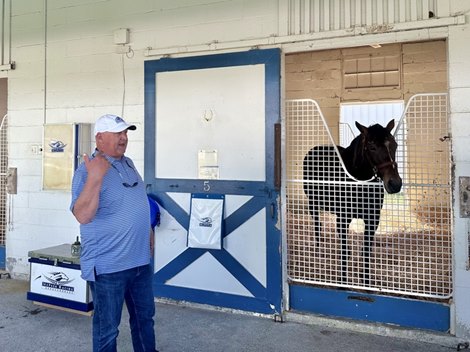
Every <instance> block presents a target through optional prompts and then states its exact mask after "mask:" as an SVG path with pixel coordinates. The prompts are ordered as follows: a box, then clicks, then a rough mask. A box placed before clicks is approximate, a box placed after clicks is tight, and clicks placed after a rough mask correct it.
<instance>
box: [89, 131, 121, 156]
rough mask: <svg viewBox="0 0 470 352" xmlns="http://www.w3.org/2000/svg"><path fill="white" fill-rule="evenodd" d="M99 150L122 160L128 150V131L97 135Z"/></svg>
mask: <svg viewBox="0 0 470 352" xmlns="http://www.w3.org/2000/svg"><path fill="white" fill-rule="evenodd" d="M96 147H97V148H98V150H99V151H100V152H102V153H104V154H106V155H109V156H111V157H113V158H115V159H119V158H121V157H122V156H123V155H124V153H125V152H126V148H127V130H124V131H122V132H101V133H98V134H97V135H96Z"/></svg>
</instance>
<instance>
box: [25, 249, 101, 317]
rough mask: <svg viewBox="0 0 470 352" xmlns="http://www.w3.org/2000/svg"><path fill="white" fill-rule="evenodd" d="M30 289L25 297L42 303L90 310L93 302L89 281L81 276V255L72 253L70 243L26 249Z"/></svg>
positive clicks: (88, 311)
mask: <svg viewBox="0 0 470 352" xmlns="http://www.w3.org/2000/svg"><path fill="white" fill-rule="evenodd" d="M28 256H29V262H30V263H31V265H30V270H31V272H30V291H29V292H28V293H27V299H29V300H32V301H35V302H38V303H43V304H45V305H50V306H55V307H63V308H66V309H70V310H73V311H76V312H85V313H91V311H92V310H93V302H92V299H91V292H90V288H89V285H88V283H87V282H86V281H85V280H83V279H82V278H81V277H80V274H81V272H80V258H79V257H73V256H72V255H71V245H70V244H62V245H59V246H54V247H49V248H43V249H38V250H33V251H30V252H28Z"/></svg>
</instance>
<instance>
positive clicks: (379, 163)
mask: <svg viewBox="0 0 470 352" xmlns="http://www.w3.org/2000/svg"><path fill="white" fill-rule="evenodd" d="M394 126H395V122H394V120H391V121H390V122H389V123H388V124H387V126H386V127H383V126H381V125H379V124H375V125H373V126H370V127H365V126H362V125H361V124H360V123H358V122H356V127H357V128H358V129H359V131H360V132H361V134H360V135H359V136H357V137H356V138H354V140H353V141H352V142H351V144H350V145H349V146H348V147H347V148H342V147H337V149H338V151H339V154H340V157H341V160H342V161H343V163H344V166H345V167H346V171H347V172H345V170H344V168H343V166H342V164H341V161H340V159H339V157H338V153H337V152H336V150H335V147H334V146H316V147H314V148H312V149H311V150H310V151H309V152H308V153H307V155H306V156H305V158H304V162H303V173H304V174H303V179H304V192H305V195H306V196H307V198H308V209H309V212H310V214H311V215H312V216H313V220H314V223H315V237H316V239H317V243H318V241H319V238H320V233H321V232H320V231H321V224H320V219H319V211H320V210H324V211H327V212H331V213H334V214H336V215H337V217H336V229H337V233H338V235H339V237H340V239H341V270H342V273H341V278H342V281H343V282H347V262H348V258H349V256H350V249H349V248H348V242H347V234H348V227H349V224H350V222H351V220H352V219H353V218H359V219H362V220H363V221H364V224H365V231H364V244H363V249H362V255H363V259H364V268H363V282H364V284H366V285H368V284H369V265H370V264H369V262H370V253H371V246H372V244H373V240H374V235H375V231H376V230H377V227H378V226H379V220H380V211H381V209H382V205H383V200H384V190H383V189H384V188H385V190H386V191H387V192H388V193H397V192H400V190H401V186H402V180H401V177H400V175H399V173H398V168H397V163H396V161H395V153H396V150H397V143H396V141H395V139H394V138H393V136H392V135H391V133H390V132H391V131H392V129H393V127H394ZM348 174H349V175H348ZM350 176H352V177H353V178H351V177H350ZM357 180H359V181H368V182H357ZM380 181H382V182H383V185H382V182H380Z"/></svg>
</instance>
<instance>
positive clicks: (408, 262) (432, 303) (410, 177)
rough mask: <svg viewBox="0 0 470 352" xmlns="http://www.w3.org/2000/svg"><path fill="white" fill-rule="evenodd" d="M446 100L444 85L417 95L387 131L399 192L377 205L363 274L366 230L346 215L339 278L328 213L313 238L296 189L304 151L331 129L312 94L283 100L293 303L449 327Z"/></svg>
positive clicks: (327, 139) (326, 141)
mask: <svg viewBox="0 0 470 352" xmlns="http://www.w3.org/2000/svg"><path fill="white" fill-rule="evenodd" d="M447 105H448V103H447V94H445V93H436V94H418V95H415V96H413V97H412V98H410V100H409V101H408V103H407V106H406V108H405V113H404V114H403V115H402V116H400V118H399V119H398V121H397V124H396V129H395V132H394V134H395V139H396V141H397V143H398V145H399V148H398V155H397V162H398V164H399V168H400V170H402V175H401V176H402V178H403V181H404V184H403V187H402V191H401V192H400V193H398V194H395V195H391V196H389V197H388V198H387V199H386V202H385V203H384V206H383V207H382V210H381V215H380V225H379V228H378V229H377V231H376V233H375V238H374V241H373V244H372V255H371V262H370V281H368V282H364V280H363V279H362V277H361V271H362V270H363V269H362V268H363V267H364V262H363V256H362V249H363V246H364V241H363V238H364V236H363V232H364V228H363V226H361V223H360V222H356V223H354V221H353V223H351V225H350V227H349V233H348V242H349V248H351V256H350V258H349V262H348V279H347V280H346V282H345V281H344V280H342V273H341V264H340V262H341V250H340V247H341V246H340V240H339V238H338V236H337V233H336V222H335V216H334V215H333V214H329V213H322V215H321V220H320V221H321V222H322V238H323V241H321V242H317V241H315V235H314V234H313V232H314V231H315V229H314V225H313V223H312V218H311V215H310V214H309V211H308V204H307V202H308V201H307V198H306V197H305V194H304V192H303V189H302V185H303V183H304V182H305V180H304V179H303V170H302V159H303V157H304V155H305V154H306V153H307V151H308V150H309V149H310V148H311V147H313V146H316V145H332V144H339V142H338V141H335V140H334V139H333V138H332V137H331V133H330V131H329V129H328V126H327V125H326V121H325V119H324V117H323V114H322V111H321V108H320V106H319V104H318V103H317V102H316V101H314V100H308V99H302V100H290V101H287V103H286V134H287V143H286V145H287V148H286V149H287V150H286V152H287V174H288V176H287V180H286V194H287V200H288V201H287V214H286V219H287V224H286V227H287V240H288V249H287V251H288V260H287V271H288V277H289V284H290V286H289V287H290V307H291V308H292V309H294V310H296V309H298V310H306V311H312V312H316V313H322V314H328V315H338V316H346V317H351V318H356V319H361V320H372V321H379V322H387V323H395V324H399V325H402V326H410V327H419V328H426V329H434V330H439V331H447V330H448V329H449V327H450V326H449V322H450V316H449V314H450V312H449V302H450V299H451V298H452V234H451V219H452V211H451V177H450V176H451V175H450V165H451V159H450V150H451V149H450V148H451V145H450V139H449V121H448V110H447ZM325 163H328V161H325ZM325 167H327V165H325ZM318 182H322V180H318ZM335 182H336V181H335ZM338 182H342V181H338ZM347 206H348V207H354V206H355V205H354V204H348V205H347ZM338 289H340V290H338ZM344 289H346V291H345V290H344Z"/></svg>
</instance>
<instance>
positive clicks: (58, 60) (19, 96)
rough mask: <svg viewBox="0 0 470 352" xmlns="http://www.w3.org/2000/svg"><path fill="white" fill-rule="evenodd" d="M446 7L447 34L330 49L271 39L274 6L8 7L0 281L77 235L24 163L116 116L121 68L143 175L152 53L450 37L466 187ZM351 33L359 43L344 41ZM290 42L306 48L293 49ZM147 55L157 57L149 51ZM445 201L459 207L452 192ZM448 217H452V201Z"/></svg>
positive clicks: (91, 0)
mask: <svg viewBox="0 0 470 352" xmlns="http://www.w3.org/2000/svg"><path fill="white" fill-rule="evenodd" d="M449 2H450V6H448V9H447V10H449V12H450V15H451V16H453V15H456V14H459V13H460V14H464V15H462V16H460V17H458V18H456V17H454V18H452V20H449V21H448V22H447V23H448V24H449V25H450V26H449V27H446V26H444V27H439V26H434V27H433V28H432V29H427V28H426V25H424V28H422V27H423V26H415V27H412V26H408V27H407V26H405V25H403V29H404V30H405V29H407V30H406V31H403V32H400V31H395V32H393V33H375V34H372V35H368V33H373V32H368V31H367V30H365V31H362V32H361V31H353V32H342V37H341V38H339V39H337V40H334V39H332V38H328V35H326V34H325V33H320V34H318V35H317V36H312V37H308V35H307V36H305V35H303V36H300V37H295V36H285V37H275V35H277V34H281V35H285V32H283V31H284V30H285V28H281V29H282V30H279V27H282V25H283V24H285V23H287V20H286V19H285V18H284V17H283V15H284V14H285V12H284V10H286V8H287V7H286V1H281V0H280V1H279V2H278V1H270V0H232V1H229V0H225V1H224V0H179V1H173V0H154V1H143V0H134V1H128V0H28V1H12V3H13V4H12V12H13V13H12V15H13V17H12V49H11V54H12V60H13V61H15V62H16V69H15V70H11V71H4V72H1V73H0V76H2V77H8V84H9V97H8V104H9V118H10V120H9V125H10V130H9V141H10V145H9V166H11V167H17V168H18V194H17V195H14V196H12V197H11V207H12V214H13V216H12V218H11V219H10V222H11V227H10V230H9V231H8V233H7V242H6V247H7V253H6V256H7V269H8V270H9V271H10V272H11V273H12V275H13V276H14V277H17V278H24V279H27V278H28V276H29V264H28V261H27V260H28V251H30V250H33V249H38V248H43V247H47V246H52V245H56V244H61V243H65V242H72V240H73V239H74V237H75V235H76V234H77V233H78V224H77V223H76V222H75V220H74V218H73V216H72V215H71V213H70V212H69V211H68V206H69V201H70V193H69V192H56V191H43V190H42V189H41V187H42V180H41V175H42V160H41V155H36V154H33V153H32V151H31V146H32V145H40V144H42V138H43V137H42V135H43V124H44V123H72V122H88V123H89V122H94V120H95V119H96V118H97V117H98V116H100V115H101V114H103V113H108V112H109V113H117V114H121V108H122V107H121V102H122V95H123V79H122V72H123V71H122V62H121V59H122V58H123V60H122V61H123V62H124V69H125V75H126V95H125V96H126V101H125V108H124V117H125V118H126V120H128V121H129V122H132V123H135V124H137V125H138V130H137V131H135V132H132V133H130V134H129V137H130V143H129V148H128V155H129V156H130V157H132V158H133V159H134V160H135V163H136V166H137V168H138V169H139V171H141V172H142V171H143V155H144V153H143V151H144V140H143V139H144V133H143V132H144V131H143V127H144V126H143V124H144V106H143V104H144V95H143V92H144V85H143V77H144V61H145V60H148V59H151V57H148V56H146V55H148V53H149V52H150V53H155V52H158V50H162V51H163V52H166V53H179V54H181V55H184V54H185V53H186V52H187V51H188V50H208V51H206V52H205V53H206V54H207V53H210V52H211V51H210V50H211V49H214V48H227V49H228V50H245V49H249V48H250V46H251V45H256V44H257V43H258V44H262V45H265V46H269V45H272V46H275V45H279V46H281V47H282V48H283V50H285V51H289V52H294V51H297V50H314V49H322V48H327V47H328V48H335V47H345V46H351V45H367V44H374V43H376V42H377V41H378V40H379V41H381V42H382V43H387V42H388V43H390V42H400V41H408V40H425V39H428V38H439V37H447V38H448V43H449V52H448V56H449V86H450V87H449V92H450V109H451V123H452V131H453V146H454V148H453V157H454V162H455V176H456V177H459V176H462V175H470V153H469V151H468V145H469V144H470V99H469V97H470V48H469V46H468V43H469V40H470V25H469V24H468V23H469V22H470V18H469V15H468V11H469V10H470V3H469V2H468V1H467V0H449ZM445 3H446V2H445V1H439V6H442V7H445V6H444V5H445ZM443 4H444V5H443ZM46 5H47V6H46ZM278 5H279V6H278ZM46 7H47V12H46V11H45V8H46ZM463 19H465V20H466V23H467V24H460V25H454V24H455V23H463ZM429 21H434V22H427V25H429V26H431V24H436V23H443V22H444V20H443V19H435V20H429ZM439 21H440V22H439ZM123 27H124V28H130V30H131V32H130V33H131V34H130V46H131V48H132V50H133V55H129V56H131V57H129V58H127V57H122V56H121V55H120V54H116V53H115V45H114V44H113V31H114V30H115V29H118V28H123ZM396 28H398V29H399V28H401V27H399V26H398V27H396ZM365 29H367V28H365ZM348 33H349V34H348ZM355 33H356V34H361V35H357V36H356V37H354V38H350V37H348V35H354V34H355ZM273 35H274V36H273ZM46 38H47V41H46ZM259 38H261V39H259ZM325 38H326V39H325ZM298 39H302V40H303V42H296V40H298ZM240 40H243V41H244V42H240ZM291 42H294V43H291ZM224 43H226V45H222V44H224ZM227 43H228V44H227ZM148 47H151V48H152V49H153V50H157V51H148V50H147V49H148ZM193 55H194V53H193ZM456 179H457V178H456ZM454 196H455V199H458V188H457V187H455V189H454ZM455 214H459V206H458V202H457V201H456V202H455ZM454 220H455V221H454V225H455V246H454V249H455V266H454V268H455V270H454V273H455V320H454V322H455V329H454V331H453V332H455V333H456V334H457V336H460V337H467V338H470V300H469V299H468V297H470V273H469V271H467V265H468V235H469V232H470V221H469V220H468V219H461V218H459V217H458V215H456V216H455V219H454Z"/></svg>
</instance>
